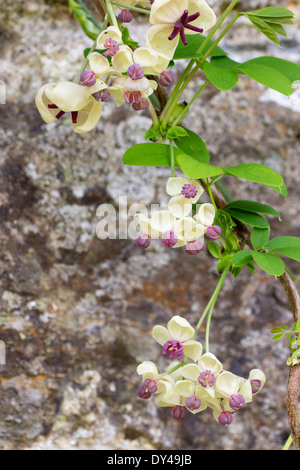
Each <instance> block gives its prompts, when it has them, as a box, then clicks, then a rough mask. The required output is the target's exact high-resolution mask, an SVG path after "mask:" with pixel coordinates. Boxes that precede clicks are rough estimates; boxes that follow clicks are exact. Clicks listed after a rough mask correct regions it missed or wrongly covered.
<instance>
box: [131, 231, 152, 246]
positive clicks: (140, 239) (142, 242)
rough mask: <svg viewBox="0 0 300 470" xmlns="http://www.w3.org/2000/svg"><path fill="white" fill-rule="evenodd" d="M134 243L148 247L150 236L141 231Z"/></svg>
mask: <svg viewBox="0 0 300 470" xmlns="http://www.w3.org/2000/svg"><path fill="white" fill-rule="evenodd" d="M135 243H136V245H137V246H139V247H140V248H148V246H149V245H150V238H149V236H148V235H147V234H146V233H142V235H140V236H139V237H138V238H137V239H136V240H135Z"/></svg>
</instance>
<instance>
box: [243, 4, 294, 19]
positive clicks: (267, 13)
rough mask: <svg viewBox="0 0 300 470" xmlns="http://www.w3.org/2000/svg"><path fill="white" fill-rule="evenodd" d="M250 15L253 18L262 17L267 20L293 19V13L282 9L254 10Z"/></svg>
mask: <svg viewBox="0 0 300 470" xmlns="http://www.w3.org/2000/svg"><path fill="white" fill-rule="evenodd" d="M248 13H250V14H251V15H253V16H262V17H269V18H294V16H295V15H294V13H293V12H292V11H291V10H288V9H287V8H284V7H267V8H262V9H260V10H255V11H251V12H247V14H248Z"/></svg>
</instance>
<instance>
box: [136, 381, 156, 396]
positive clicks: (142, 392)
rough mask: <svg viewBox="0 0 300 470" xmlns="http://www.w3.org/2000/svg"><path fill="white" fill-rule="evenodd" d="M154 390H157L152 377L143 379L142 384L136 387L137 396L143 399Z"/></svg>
mask: <svg viewBox="0 0 300 470" xmlns="http://www.w3.org/2000/svg"><path fill="white" fill-rule="evenodd" d="M156 391H157V385H156V381H155V380H153V379H146V380H144V382H143V383H142V385H140V386H139V388H138V396H139V397H140V398H143V399H144V400H147V399H148V398H150V397H151V395H153V393H155V392H156Z"/></svg>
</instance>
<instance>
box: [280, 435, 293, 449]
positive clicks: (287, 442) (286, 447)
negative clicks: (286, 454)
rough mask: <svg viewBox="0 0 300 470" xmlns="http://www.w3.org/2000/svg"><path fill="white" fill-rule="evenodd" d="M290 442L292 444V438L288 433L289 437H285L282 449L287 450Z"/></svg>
mask: <svg viewBox="0 0 300 470" xmlns="http://www.w3.org/2000/svg"><path fill="white" fill-rule="evenodd" d="M292 444H293V438H292V436H291V434H290V435H289V437H288V438H287V440H286V443H285V444H284V446H283V448H282V450H289V448H290V447H291V445H292Z"/></svg>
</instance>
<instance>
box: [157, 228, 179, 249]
mask: <svg viewBox="0 0 300 470" xmlns="http://www.w3.org/2000/svg"><path fill="white" fill-rule="evenodd" d="M177 241H178V238H177V237H176V235H175V233H174V232H172V231H170V230H169V231H168V232H165V233H164V234H163V236H162V239H161V244H162V246H163V247H164V248H172V247H173V246H175V245H176V243H177Z"/></svg>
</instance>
